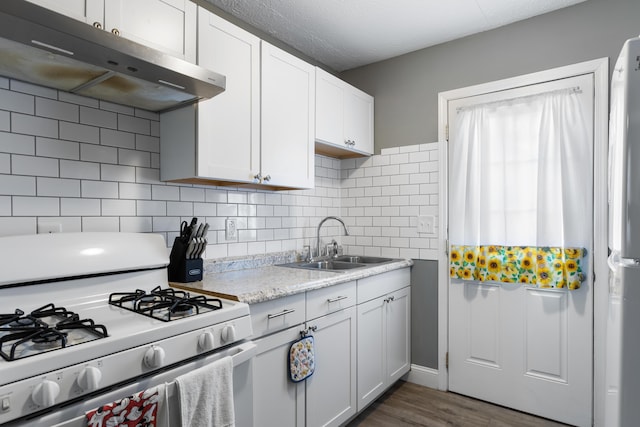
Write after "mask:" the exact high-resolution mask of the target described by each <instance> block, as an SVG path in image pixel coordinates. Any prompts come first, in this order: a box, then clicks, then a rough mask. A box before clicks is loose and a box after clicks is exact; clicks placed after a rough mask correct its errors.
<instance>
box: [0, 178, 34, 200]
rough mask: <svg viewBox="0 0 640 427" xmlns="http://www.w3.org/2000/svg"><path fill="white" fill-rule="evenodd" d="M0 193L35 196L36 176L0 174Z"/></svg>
mask: <svg viewBox="0 0 640 427" xmlns="http://www.w3.org/2000/svg"><path fill="white" fill-rule="evenodd" d="M0 194H6V195H13V196H35V195H36V178H35V177H32V176H17V175H0Z"/></svg>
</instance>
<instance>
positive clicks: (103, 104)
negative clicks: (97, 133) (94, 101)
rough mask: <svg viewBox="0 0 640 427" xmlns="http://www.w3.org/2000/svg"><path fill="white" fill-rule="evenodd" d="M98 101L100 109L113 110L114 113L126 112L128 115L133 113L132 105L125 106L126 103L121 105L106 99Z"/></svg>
mask: <svg viewBox="0 0 640 427" xmlns="http://www.w3.org/2000/svg"><path fill="white" fill-rule="evenodd" d="M99 103H100V105H99V107H100V109H101V110H106V111H113V112H114V113H122V114H128V115H130V116H132V115H134V114H135V108H133V107H127V106H126V105H122V104H114V103H112V102H108V101H99Z"/></svg>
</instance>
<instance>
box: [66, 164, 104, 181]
mask: <svg viewBox="0 0 640 427" xmlns="http://www.w3.org/2000/svg"><path fill="white" fill-rule="evenodd" d="M60 178H77V179H96V180H97V179H100V164H98V163H87V162H79V161H72V160H60Z"/></svg>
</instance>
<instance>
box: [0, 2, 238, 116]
mask: <svg viewBox="0 0 640 427" xmlns="http://www.w3.org/2000/svg"><path fill="white" fill-rule="evenodd" d="M0 76H5V77H9V78H13V79H18V80H23V81H27V82H30V83H34V84H38V85H42V86H48V87H52V88H55V89H60V90H64V91H67V92H72V93H77V94H79V95H83V96H89V97H92V98H98V99H103V100H106V101H110V102H114V103H118V104H124V105H129V106H132V107H138V108H143V109H145V110H149V111H156V112H160V111H167V110H171V109H174V108H177V107H179V106H182V105H185V104H189V103H193V102H197V101H198V100H200V99H207V98H211V97H213V96H215V95H217V94H219V93H221V92H222V91H224V89H225V83H226V82H225V77H224V76H222V75H220V74H217V73H215V72H212V71H210V70H207V69H205V68H202V67H199V66H197V65H194V64H191V63H190V62H187V61H184V60H182V59H179V58H176V57H173V56H171V55H168V54H165V53H164V52H160V51H158V50H155V49H152V48H149V47H146V46H143V45H141V44H138V43H135V42H132V41H130V40H126V39H123V38H120V37H118V36H115V35H113V34H111V33H109V32H107V31H104V30H100V29H97V28H94V27H92V26H91V25H88V24H85V23H83V22H79V21H76V20H75V19H72V18H69V17H66V16H64V15H60V14H58V13H55V12H52V11H50V10H48V9H45V8H42V7H40V6H37V5H34V4H32V3H29V2H26V1H23V0H0Z"/></svg>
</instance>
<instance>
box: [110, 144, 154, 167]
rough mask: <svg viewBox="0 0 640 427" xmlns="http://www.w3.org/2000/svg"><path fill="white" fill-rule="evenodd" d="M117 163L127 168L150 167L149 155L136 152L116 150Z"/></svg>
mask: <svg viewBox="0 0 640 427" xmlns="http://www.w3.org/2000/svg"><path fill="white" fill-rule="evenodd" d="M118 163H119V164H121V165H129V166H142V167H146V168H148V167H150V166H151V153H146V152H143V151H137V150H127V149H124V148H120V149H118Z"/></svg>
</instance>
